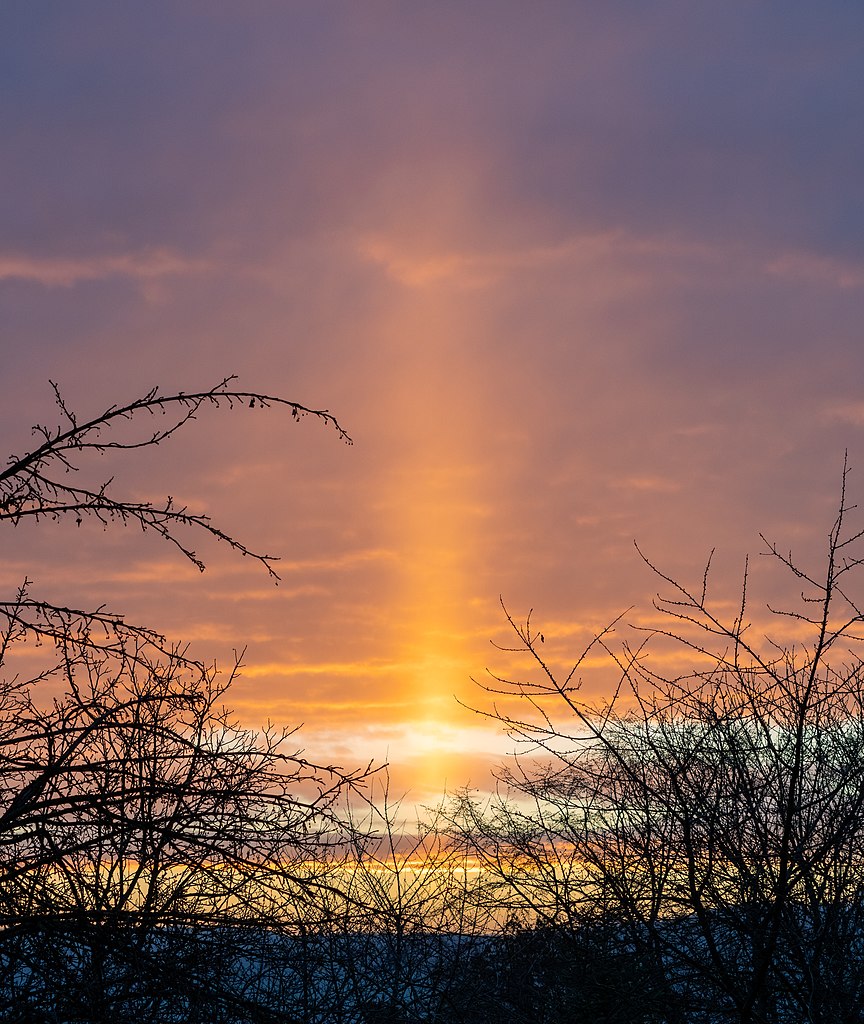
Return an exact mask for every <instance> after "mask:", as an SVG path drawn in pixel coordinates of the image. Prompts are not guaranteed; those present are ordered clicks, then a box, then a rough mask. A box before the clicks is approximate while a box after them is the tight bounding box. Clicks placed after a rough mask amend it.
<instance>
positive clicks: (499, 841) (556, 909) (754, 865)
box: [453, 467, 864, 1024]
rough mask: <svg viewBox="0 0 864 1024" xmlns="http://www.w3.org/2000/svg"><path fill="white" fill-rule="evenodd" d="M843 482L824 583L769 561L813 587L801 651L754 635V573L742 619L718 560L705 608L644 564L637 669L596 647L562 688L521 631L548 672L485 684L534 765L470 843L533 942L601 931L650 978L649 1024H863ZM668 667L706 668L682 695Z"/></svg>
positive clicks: (863, 828)
mask: <svg viewBox="0 0 864 1024" xmlns="http://www.w3.org/2000/svg"><path fill="white" fill-rule="evenodd" d="M847 476H848V470H847V469H846V468H845V467H844V473H843V486H842V493H841V501H840V505H839V511H838V514H837V516H836V519H835V521H834V523H833V526H832V528H831V530H830V532H829V535H828V538H827V545H826V557H825V563H824V566H823V569H822V571H821V573H816V572H813V571H811V570H809V569H807V568H806V567H804V566H803V565H801V564H799V563H798V562H797V561H796V560H795V559H793V557H792V556H791V555H787V554H784V553H783V552H782V551H781V549H780V548H778V546H777V545H776V544H774V543H768V542H766V554H767V555H768V556H769V557H770V558H772V559H774V560H775V561H777V562H779V563H780V564H782V566H783V567H785V569H786V570H788V571H789V572H790V573H791V575H792V578H793V580H794V582H795V585H796V586H797V587H799V588H801V593H800V598H799V600H798V603H797V604H795V605H792V606H790V607H785V608H772V609H770V610H771V612H772V613H773V615H774V621H775V622H780V623H781V624H787V625H791V626H792V627H794V633H793V639H791V640H789V639H784V637H783V636H782V635H780V636H777V635H774V636H772V635H771V633H770V632H769V633H767V634H766V635H761V634H760V630H757V629H756V628H755V627H754V626H753V625H752V624H751V619H750V595H749V593H748V587H749V578H748V577H749V572H748V571H747V570H745V575H744V581H743V585H742V588H741V595H740V601H739V603H738V606H737V610H736V611H735V612H734V613H733V614H732V615H731V616H729V617H727V616H726V615H725V614H724V612H723V605H722V603H719V605H718V607H715V605H714V604H713V603H712V601H711V599H710V598H709V583H710V572H709V570H710V561H709V567H708V568H706V570H705V572H704V573H703V575H702V577H701V579H700V581H699V585H698V586H697V587H687V586H685V585H683V584H681V583H679V582H677V581H676V580H674V579H672V578H671V577H670V576H668V575H666V574H664V573H663V572H662V571H660V570H659V569H658V568H656V567H655V566H654V565H652V564H651V563H650V562H648V563H647V564H648V565H649V566H650V568H651V569H652V570H653V571H654V573H655V574H656V576H657V578H659V580H660V582H661V585H662V586H663V587H664V588H666V594H665V596H658V598H657V600H656V602H655V607H656V609H657V610H658V611H659V612H660V613H661V615H662V617H663V618H664V619H665V620H666V622H667V623H668V625H660V626H659V627H655V628H652V629H650V630H643V631H641V632H637V634H636V637H635V640H633V641H627V642H625V643H624V645H623V646H622V647H621V648H617V647H615V646H614V645H613V634H612V630H611V628H610V629H609V630H606V631H603V632H601V633H599V634H598V635H596V636H594V637H593V638H591V639H590V641H589V643H588V644H587V645H586V647H585V649H584V650H583V651H582V653H581V655H580V656H579V657H578V658H577V659H576V662H575V664H574V666H573V668H572V670H571V671H570V672H569V673H568V674H567V675H566V676H565V677H563V678H560V677H559V676H558V675H557V674H556V673H555V672H554V671H553V670H552V669H551V668H550V665H549V664H548V662H547V661H546V660H545V656H544V654H545V647H544V645H543V639H544V638H543V637H542V636H541V634H540V631H539V630H538V629H537V628H536V627H535V626H533V625H532V623H531V620H530V616H529V618H528V620H527V621H526V622H524V623H518V622H517V621H516V620H514V619H513V618H512V617H511V616H509V615H508V620H509V622H510V625H511V627H512V629H513V631H514V635H515V637H516V641H517V643H516V647H517V648H518V649H520V650H521V651H522V652H524V653H525V654H526V655H527V656H528V657H529V658H530V659H531V662H532V664H533V665H534V667H535V669H536V670H537V671H536V673H535V674H534V675H533V676H531V677H529V678H527V679H526V680H524V681H523V680H512V679H507V678H500V677H492V679H491V681H490V682H487V683H486V684H485V688H486V689H487V690H488V691H489V692H490V693H492V694H493V695H495V697H496V699H497V700H501V698H502V697H503V696H504V695H506V696H507V697H509V698H512V697H516V698H518V702H519V705H520V707H521V709H522V711H523V712H524V713H520V711H519V708H518V707H517V709H516V710H515V711H510V710H507V709H508V708H512V706H513V705H512V702H509V703H508V702H506V701H505V702H504V703H502V704H500V705H499V706H498V707H497V708H496V709H493V710H492V711H486V712H484V713H485V714H487V715H490V716H491V717H492V718H494V719H495V720H497V721H498V722H499V723H500V724H502V725H503V726H504V728H505V729H507V730H508V732H510V733H511V734H512V735H513V736H514V737H517V738H518V739H521V740H524V741H525V742H526V744H528V748H529V749H530V750H531V751H532V753H531V754H527V753H526V754H525V755H523V756H521V757H518V758H517V759H516V760H515V761H514V762H513V763H512V764H511V765H510V766H509V767H508V768H507V769H506V770H505V772H504V775H503V778H504V781H505V783H506V784H507V786H508V787H509V794H510V798H507V797H506V795H505V796H504V797H502V798H499V799H497V800H495V801H493V802H492V804H491V805H489V806H488V807H482V806H479V805H478V804H477V803H476V801H472V800H471V799H469V798H467V797H466V798H464V799H463V800H462V801H461V803H460V805H459V806H458V807H456V808H455V809H454V811H453V820H454V828H455V829H456V831H457V833H458V834H460V835H461V836H462V838H463V840H465V841H467V842H469V843H470V844H471V845H472V847H473V848H474V849H475V851H476V852H477V854H478V855H479V856H481V857H482V858H483V860H484V862H485V864H486V865H487V867H488V868H489V870H490V871H492V872H494V873H495V875H496V876H497V878H498V882H499V886H498V890H497V893H498V898H500V899H501V900H505V901H506V900H510V901H511V902H513V903H514V905H517V906H519V907H521V908H522V909H523V911H525V912H527V913H529V915H530V918H531V920H533V921H535V922H536V923H537V926H538V927H551V928H554V929H558V930H559V931H560V930H563V931H564V932H565V933H568V934H571V935H578V934H580V932H582V933H584V931H585V930H586V929H591V928H595V927H597V926H598V925H603V927H605V928H606V929H607V934H609V935H612V936H614V937H615V939H616V941H617V944H618V948H619V951H620V953H621V954H626V955H627V956H629V957H636V958H637V960H638V963H639V964H640V972H641V973H642V975H643V977H648V978H650V979H651V982H650V986H649V988H650V992H651V993H652V1000H653V1001H652V1002H651V1003H650V1004H649V1003H647V1002H646V1004H644V1005H643V1007H642V1009H641V1013H642V1016H639V1017H638V1019H640V1020H642V1019H644V1020H649V1019H650V1020H655V1019H659V1020H670V1021H671V1020H678V1019H682V1017H681V1016H680V1015H681V1013H682V1010H683V1012H684V1017H683V1019H686V1020H687V1021H688V1022H690V1021H706V1022H707V1021H710V1022H715V1021H740V1022H747V1024H750V1022H760V1024H777V1022H781V1021H782V1022H786V1021H790V1022H791V1021H802V1020H806V1021H811V1022H816V1021H819V1022H826V1024H827V1022H828V1021H849V1022H851V1021H859V1020H861V1018H862V1015H864V980H862V979H864V662H862V658H861V653H860V642H861V639H862V624H864V614H862V610H861V605H860V604H859V603H858V599H857V598H856V597H855V591H854V586H855V581H856V579H858V578H860V570H861V567H862V565H864V554H862V546H864V532H862V531H861V530H860V529H859V528H857V527H855V526H851V527H850V525H849V524H850V519H851V517H852V514H853V511H854V506H851V505H850V504H849V503H848V500H847V495H846V484H847ZM763 539H764V538H763ZM646 561H647V560H646ZM548 632H549V631H548V630H547V634H548ZM786 635H787V636H788V631H787V634H786ZM658 646H659V647H661V648H662V649H664V650H666V652H667V653H668V651H669V650H670V648H671V650H673V651H674V650H676V649H677V652H678V654H679V655H681V654H687V655H689V656H690V658H691V659H692V662H693V664H694V667H693V668H692V669H691V670H690V671H688V672H685V673H684V674H681V675H679V674H669V672H668V671H666V670H664V664H669V662H668V661H667V662H665V663H664V661H663V659H656V660H654V659H652V657H651V652H652V650H654V649H656V648H657V647H658ZM599 651H602V652H605V653H606V655H607V656H608V657H609V658H610V659H611V662H612V664H613V665H614V666H615V667H616V671H617V673H618V686H617V689H616V691H615V693H614V695H613V697H612V698H611V699H609V700H608V701H606V702H605V703H592V702H589V701H586V700H584V699H583V698H582V696H581V693H580V684H581V679H580V673H581V672H582V671H584V670H585V667H586V660H587V657H588V655H589V654H591V653H597V652H599ZM514 797H515V798H516V799H512V798H514ZM610 928H611V931H609V930H608V929H610ZM643 984H644V982H643ZM652 1014H653V1015H652ZM658 1015H659V1016H658ZM676 1015H677V1016H676ZM633 1019H637V1018H635V1017H634V1018H633Z"/></svg>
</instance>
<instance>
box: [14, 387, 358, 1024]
mask: <svg viewBox="0 0 864 1024" xmlns="http://www.w3.org/2000/svg"><path fill="white" fill-rule="evenodd" d="M54 393H55V399H56V403H57V407H58V409H59V412H60V420H61V422H60V423H59V424H58V425H57V426H54V427H46V426H41V425H39V426H37V427H35V428H34V432H35V433H36V435H37V438H38V440H39V443H38V445H37V446H36V447H35V448H34V449H33V450H32V451H30V452H29V453H27V454H25V455H23V456H13V457H12V458H10V459H9V461H8V464H7V468H6V469H5V470H4V471H3V472H0V523H3V522H5V523H7V524H9V525H12V526H16V525H18V524H19V523H21V522H23V521H25V520H27V519H33V520H36V521H37V522H38V521H40V520H45V519H51V520H56V521H61V520H69V519H71V520H72V521H73V522H78V523H79V524H80V523H81V521H82V520H83V519H85V518H88V517H90V518H96V519H98V520H99V521H100V522H102V523H103V524H105V525H106V526H108V525H110V524H112V523H113V524H125V523H135V524H137V525H138V526H140V527H141V528H142V529H143V530H144V531H145V532H149V533H155V534H156V535H158V536H159V537H161V538H162V539H163V540H166V541H167V542H169V543H170V544H172V545H173V546H174V547H175V548H176V549H177V550H178V551H179V552H180V553H181V554H182V555H183V556H184V557H185V558H187V559H188V560H190V561H191V562H193V564H195V565H196V566H198V567H199V568H200V569H203V568H204V564H203V562H202V561H201V559H200V558H199V557H198V555H197V554H196V553H195V551H194V549H193V547H192V545H191V542H190V540H191V538H190V532H191V533H194V531H199V532H203V533H205V534H208V535H209V536H211V537H214V538H216V539H217V540H219V541H221V542H223V543H224V544H226V545H227V546H228V547H229V548H230V549H231V550H233V551H234V552H237V553H239V554H241V555H243V556H247V557H251V558H253V559H255V560H257V561H258V562H259V563H261V565H263V567H264V568H265V569H266V571H267V572H268V573H269V574H270V575H271V576H272V577H274V578H278V577H276V572H275V569H274V566H273V562H274V559H273V558H272V557H271V556H269V555H264V554H259V553H256V552H254V551H253V550H251V549H250V548H248V547H246V545H245V544H243V543H242V542H241V541H239V540H237V539H236V538H234V537H231V536H229V535H228V534H227V533H225V532H223V531H222V530H220V529H219V528H218V527H216V526H214V525H213V523H212V522H211V521H210V519H209V518H208V517H207V516H204V515H201V514H197V513H192V512H190V511H188V509H187V508H186V507H185V506H182V505H178V504H177V503H176V502H175V501H174V500H173V499H171V498H167V499H165V500H164V501H162V502H150V501H143V502H142V501H137V500H130V499H128V498H125V497H122V496H117V495H116V494H115V493H114V488H113V485H112V482H111V481H110V480H109V481H107V482H102V483H98V484H96V485H90V484H87V483H82V482H79V476H78V473H79V472H80V471H81V470H82V469H84V468H85V463H86V461H87V456H88V455H92V454H94V453H95V454H103V455H104V454H106V453H110V452H112V451H120V452H124V451H129V450H131V449H135V448H146V447H149V446H154V445H159V444H161V443H163V442H164V441H166V440H168V439H169V438H171V437H172V436H173V435H174V434H175V433H176V432H177V431H178V430H180V429H182V428H183V426H184V425H185V424H187V423H188V422H189V421H190V420H192V419H193V418H195V416H196V415H197V414H198V413H199V412H200V411H202V410H203V409H204V408H206V407H208V406H210V407H216V408H226V407H227V408H233V407H238V406H241V405H242V406H252V407H259V406H260V407H262V408H266V407H268V406H285V407H287V408H288V410H289V411H290V413H291V414H292V416H293V417H294V418H295V419H299V418H301V417H303V416H306V415H310V416H313V417H317V418H319V419H321V420H324V421H325V422H328V423H329V424H331V425H332V426H334V427H335V428H336V431H337V433H338V434H339V435H340V436H341V437H342V438H343V439H345V440H348V437H347V435H346V434H345V432H344V430H342V428H341V427H340V426H339V424H338V423H336V421H335V420H334V419H333V417H332V416H330V414H329V413H327V412H326V411H314V410H309V409H306V408H305V407H303V406H301V405H299V404H297V403H294V402H288V401H286V400H284V399H280V398H275V397H273V396H269V395H264V394H259V393H252V392H244V391H240V390H237V389H236V388H235V387H234V385H233V378H227V379H225V380H223V381H222V382H221V383H219V384H218V385H216V386H215V387H214V388H210V389H207V390H205V391H202V392H198V393H194V394H183V393H178V394H169V395H163V394H160V393H159V392H158V391H157V390H155V389H154V390H152V391H150V392H148V393H147V394H146V395H144V396H143V397H141V398H139V399H137V400H135V401H133V402H131V403H129V404H126V405H122V406H111V407H110V408H108V409H107V410H105V411H104V412H103V413H101V414H100V415H98V416H96V417H93V418H90V419H87V420H79V418H78V417H77V416H76V415H75V414H74V413H73V412H72V411H71V410H70V409H69V407H68V406H67V404H66V403H65V401H64V400H63V399H62V397H61V395H60V392H59V390H58V389H57V388H56V386H55V387H54ZM142 425H143V430H142ZM118 429H119V431H120V432H119V433H118ZM32 589H33V585H32V584H31V583H30V581H28V580H25V581H23V582H22V584H21V586H20V588H19V590H18V592H17V594H14V595H10V596H9V597H8V598H7V599H6V600H4V601H0V1009H2V1013H3V1014H4V1017H3V1019H8V1020H19V1019H20V1020H44V1021H46V1022H47V1021H70V1020H80V1021H122V1020H133V1019H134V1020H136V1021H141V1022H143V1021H164V1020H169V1019H170V1020H188V1021H208V1022H209V1021H226V1022H227V1021H258V1020H261V1021H270V1020H280V1021H286V1020H300V1019H304V1020H305V1019H308V1017H301V1016H297V1015H295V1013H294V1009H293V1005H294V1004H293V1003H292V999H293V996H294V981H293V979H294V975H293V974H292V970H291V968H292V962H293V959H294V957H295V955H296V953H297V946H296V945H291V944H290V943H288V942H287V939H288V938H290V937H291V936H292V935H294V934H295V933H296V932H297V930H298V928H300V927H301V926H302V927H304V928H307V929H308V928H314V927H316V925H317V923H318V920H317V917H316V915H318V913H319V908H320V906H321V905H322V903H323V901H322V900H321V899H319V894H322V893H325V892H327V891H329V890H330V889H331V888H332V887H333V885H334V878H333V877H332V875H329V874H327V873H326V872H325V870H324V867H325V866H326V864H327V856H326V851H327V849H328V848H329V847H331V846H333V845H337V844H338V845H341V844H344V842H345V840H346V826H345V821H344V820H343V819H342V818H341V817H340V815H339V813H338V805H339V801H340V800H341V797H342V794H343V793H344V792H345V791H346V790H347V789H350V788H352V787H355V786H356V785H357V784H358V783H359V782H360V781H361V779H362V778H363V775H364V773H363V772H358V773H346V772H344V771H341V770H339V769H337V768H335V767H332V766H320V765H314V764H311V763H309V762H308V761H306V760H305V759H304V758H303V757H302V756H301V755H300V754H299V753H298V752H296V751H295V750H293V749H292V747H291V745H290V744H291V739H290V737H291V732H290V731H280V730H275V729H273V728H267V729H265V730H263V731H260V732H257V733H255V732H250V731H248V730H245V729H243V728H241V727H240V726H239V724H238V723H237V722H236V720H235V719H234V718H233V716H232V715H231V714H230V712H229V711H227V710H226V709H225V708H224V707H223V698H224V697H225V694H226V691H227V689H228V687H229V686H230V683H231V681H232V679H233V675H234V673H233V672H232V673H229V675H228V677H227V679H225V680H224V681H220V677H218V676H217V674H216V672H215V669H208V668H207V667H205V666H204V665H203V664H202V663H201V662H199V661H196V660H194V659H192V658H191V657H190V656H189V655H188V653H187V651H186V650H185V649H184V648H182V647H177V646H174V645H172V644H170V643H169V642H168V641H167V640H166V639H165V638H164V637H163V636H161V635H160V634H159V633H157V632H155V631H153V630H151V629H148V628H146V627H142V626H137V625H132V624H129V623H127V622H126V621H125V619H124V618H123V617H122V616H121V615H119V614H115V613H113V612H108V611H106V610H105V609H104V608H101V607H100V608H96V609H82V608H71V607H67V606H65V605H60V604H57V603H52V602H51V601H50V600H45V599H42V598H34V597H33V596H31V595H32ZM235 669H236V666H235ZM49 684H50V692H51V693H52V694H55V696H53V697H50V698H49V697H47V696H46V689H47V688H48V686H49ZM337 881H338V880H337ZM277 937H278V938H282V939H284V940H286V941H285V942H283V944H282V945H281V946H279V945H278V944H277V943H276V942H275V941H274V939H275V938H277ZM277 953H278V955H276V954H277ZM271 954H272V955H271ZM265 964H266V965H267V967H268V968H271V967H272V968H274V969H273V970H272V971H271V970H264V965H265Z"/></svg>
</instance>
